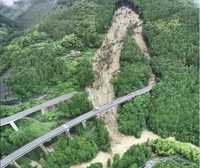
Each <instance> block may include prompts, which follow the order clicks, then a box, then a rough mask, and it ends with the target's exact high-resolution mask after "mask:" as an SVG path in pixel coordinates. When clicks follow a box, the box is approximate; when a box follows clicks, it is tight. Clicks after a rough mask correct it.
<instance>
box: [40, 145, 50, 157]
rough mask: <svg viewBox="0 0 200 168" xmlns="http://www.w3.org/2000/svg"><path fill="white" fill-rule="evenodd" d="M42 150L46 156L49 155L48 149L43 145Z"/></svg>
mask: <svg viewBox="0 0 200 168" xmlns="http://www.w3.org/2000/svg"><path fill="white" fill-rule="evenodd" d="M40 148H41V149H42V151H43V152H44V153H45V155H48V150H47V148H46V147H45V146H44V145H43V144H41V145H40Z"/></svg>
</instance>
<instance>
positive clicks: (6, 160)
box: [0, 84, 153, 168]
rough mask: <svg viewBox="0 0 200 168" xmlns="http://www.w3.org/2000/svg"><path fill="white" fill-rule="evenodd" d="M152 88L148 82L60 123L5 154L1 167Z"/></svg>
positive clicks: (0, 162) (0, 163)
mask: <svg viewBox="0 0 200 168" xmlns="http://www.w3.org/2000/svg"><path fill="white" fill-rule="evenodd" d="M152 88H153V84H150V85H148V86H146V87H144V88H142V89H139V90H137V91H134V92H132V93H130V94H128V95H126V96H123V97H120V98H117V99H116V100H114V101H112V102H110V103H107V104H105V105H103V106H101V107H99V108H96V109H94V110H92V111H89V112H87V113H85V114H83V115H81V116H79V117H77V118H75V119H72V120H71V121H69V122H67V123H65V124H63V125H61V126H60V127H58V128H56V129H54V130H52V131H50V132H48V133H47V134H45V135H43V136H41V137H39V138H37V139H35V140H33V141H32V142H30V143H28V144H26V145H24V146H23V147H21V148H19V149H17V150H16V151H14V152H13V153H11V154H9V155H8V156H6V157H5V158H3V159H2V160H1V161H0V165H1V168H4V167H6V166H8V165H9V164H11V163H12V162H14V161H15V160H17V159H18V158H20V157H22V156H24V155H25V154H27V153H28V152H30V151H32V150H33V149H35V148H36V147H38V146H40V145H42V144H43V143H45V142H48V141H50V140H51V139H53V138H54V137H56V136H58V135H60V134H62V133H63V132H68V131H69V130H70V128H72V127H74V126H76V125H78V124H80V123H83V122H85V121H87V120H88V119H90V118H92V117H95V116H98V115H100V114H103V113H105V112H107V111H108V110H109V109H111V108H113V107H115V106H117V105H119V104H121V103H124V102H126V101H129V100H131V99H132V98H134V97H136V96H139V95H142V94H145V93H147V92H149V91H150V90H151V89H152Z"/></svg>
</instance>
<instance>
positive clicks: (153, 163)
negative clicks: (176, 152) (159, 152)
mask: <svg viewBox="0 0 200 168" xmlns="http://www.w3.org/2000/svg"><path fill="white" fill-rule="evenodd" d="M171 159H173V158H172V157H163V158H154V159H151V160H149V161H147V162H146V163H145V166H144V167H143V168H154V167H155V166H156V165H157V164H158V163H160V162H165V161H168V160H171Z"/></svg>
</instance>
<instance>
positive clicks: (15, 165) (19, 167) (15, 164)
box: [12, 161, 21, 168]
mask: <svg viewBox="0 0 200 168" xmlns="http://www.w3.org/2000/svg"><path fill="white" fill-rule="evenodd" d="M12 165H13V166H14V167H16V168H21V166H20V165H19V164H18V163H17V162H16V161H14V162H13V163H12Z"/></svg>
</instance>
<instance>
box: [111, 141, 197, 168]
mask: <svg viewBox="0 0 200 168" xmlns="http://www.w3.org/2000/svg"><path fill="white" fill-rule="evenodd" d="M152 158H168V159H169V160H166V161H163V162H162V161H160V162H159V163H158V164H157V165H156V168H164V167H165V166H166V167H165V168H168V167H170V168H197V167H198V165H199V162H200V152H199V150H198V149H197V148H194V147H192V146H191V145H189V144H185V143H181V142H178V141H174V140H170V139H158V140H154V141H149V142H147V143H144V144H141V145H135V146H132V147H131V148H130V149H129V150H128V151H127V152H126V153H125V154H124V155H123V156H122V157H120V156H119V155H115V157H114V160H113V163H112V166H111V168H139V167H142V166H144V164H145V163H146V162H147V161H149V160H151V159H152Z"/></svg>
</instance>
